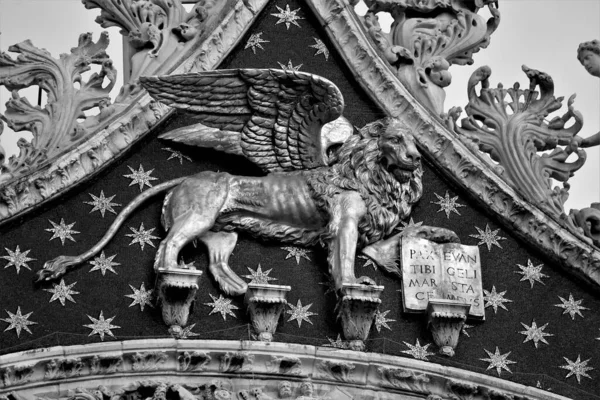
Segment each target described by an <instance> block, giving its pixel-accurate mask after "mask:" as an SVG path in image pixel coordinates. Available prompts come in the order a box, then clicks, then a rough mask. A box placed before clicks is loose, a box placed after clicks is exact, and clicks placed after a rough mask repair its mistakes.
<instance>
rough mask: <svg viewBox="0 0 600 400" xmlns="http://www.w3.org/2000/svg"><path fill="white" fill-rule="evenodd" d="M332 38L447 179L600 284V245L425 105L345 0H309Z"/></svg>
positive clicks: (577, 273)
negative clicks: (511, 180) (526, 192)
mask: <svg viewBox="0 0 600 400" xmlns="http://www.w3.org/2000/svg"><path fill="white" fill-rule="evenodd" d="M307 3H308V4H309V6H310V7H311V8H312V9H313V10H314V11H315V13H316V14H317V16H318V18H319V19H320V21H321V23H322V25H323V26H324V27H325V30H326V31H327V33H328V35H329V36H330V38H331V41H332V43H333V44H334V46H335V47H336V48H337V50H338V52H339V53H340V54H341V56H342V57H343V59H344V60H345V62H346V64H347V66H348V67H349V68H350V70H351V71H352V72H353V73H354V75H355V76H356V79H357V80H358V82H359V83H360V84H361V85H362V86H363V88H364V89H365V90H366V92H367V93H368V94H369V95H370V96H371V98H372V100H373V101H374V102H375V103H376V104H378V105H379V106H380V107H381V108H382V109H383V110H384V111H385V112H387V113H388V114H389V115H391V116H393V117H397V118H400V119H401V120H403V121H404V122H405V123H406V124H407V125H408V127H409V128H410V129H411V131H412V132H413V133H414V136H415V138H416V141H417V143H418V145H419V147H420V150H421V151H422V152H423V154H424V155H425V157H427V159H428V160H429V161H430V163H431V164H432V165H433V166H434V167H435V168H436V169H437V170H439V171H440V172H441V173H442V174H443V175H444V176H445V177H446V178H447V179H449V180H450V181H452V182H454V183H455V184H456V185H458V186H460V187H462V188H463V189H464V190H465V192H466V193H468V194H469V195H470V197H471V198H472V199H473V200H475V201H476V202H477V203H479V204H480V205H481V206H482V207H483V208H485V209H487V210H488V211H489V212H490V213H492V214H493V215H495V217H496V218H497V219H498V220H500V221H501V222H502V223H503V224H504V226H505V227H507V229H509V230H510V231H511V232H512V233H513V234H515V235H517V236H518V237H519V238H521V239H522V240H524V241H525V242H527V243H529V244H530V245H532V246H534V247H535V248H536V249H539V250H540V251H543V252H544V253H545V254H546V255H547V256H548V257H549V258H550V259H551V260H553V261H554V262H556V263H557V264H558V265H560V266H562V267H563V268H564V269H565V270H566V271H567V272H570V273H572V274H574V275H575V276H577V277H579V278H581V279H583V280H584V281H585V282H587V283H590V284H592V285H594V287H595V288H598V287H599V286H600V250H598V249H597V248H595V247H593V246H591V245H590V244H589V242H588V241H586V239H585V237H584V236H583V235H582V234H581V233H580V232H577V231H575V230H569V229H567V228H566V227H567V226H568V224H567V222H566V218H567V217H566V216H564V218H565V220H561V219H559V218H557V219H554V218H552V217H551V216H550V215H548V214H547V213H544V212H543V211H542V210H541V209H539V208H538V207H536V206H534V205H532V204H530V203H529V202H528V201H526V200H524V199H523V197H522V196H521V195H520V194H519V193H517V192H516V191H515V190H514V189H513V188H512V187H510V186H509V185H508V184H507V183H506V182H505V181H504V180H503V179H502V178H501V177H499V176H498V175H497V174H496V172H495V171H494V170H492V169H491V168H490V166H489V165H488V164H486V163H485V162H484V161H483V160H482V159H481V158H479V157H478V156H477V155H476V154H475V153H474V152H473V151H471V150H470V149H469V148H468V147H467V145H465V144H464V143H463V142H462V141H461V140H460V139H459V138H458V136H457V135H456V133H454V132H451V131H450V130H448V129H446V127H445V126H444V125H443V123H442V121H441V120H440V119H439V118H438V117H436V116H435V115H433V114H432V113H431V112H430V111H428V110H427V109H426V108H425V107H424V106H423V105H421V104H420V103H419V102H418V101H417V100H416V99H415V98H414V97H413V96H412V95H411V94H410V93H409V92H408V90H407V89H406V88H405V87H404V86H403V85H402V84H401V83H400V82H399V80H398V79H397V78H396V77H395V74H394V71H393V69H392V68H391V66H390V65H389V64H388V63H387V62H386V61H385V60H384V59H383V58H382V57H381V56H380V55H379V53H378V52H377V50H376V47H375V46H374V44H373V42H371V41H370V39H369V38H368V37H367V35H366V33H365V31H364V29H363V26H362V23H361V22H360V20H359V17H358V16H357V15H356V14H355V12H354V9H353V7H352V6H350V5H349V4H348V2H347V1H345V0H308V1H307Z"/></svg>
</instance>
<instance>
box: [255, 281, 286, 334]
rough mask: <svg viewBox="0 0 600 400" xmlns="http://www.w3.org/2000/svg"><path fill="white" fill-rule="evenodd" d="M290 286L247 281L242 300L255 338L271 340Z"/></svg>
mask: <svg viewBox="0 0 600 400" xmlns="http://www.w3.org/2000/svg"><path fill="white" fill-rule="evenodd" d="M291 289H292V288H291V287H290V286H281V285H269V284H258V283H249V284H248V290H247V291H246V296H245V298H244V302H245V303H246V306H247V307H248V313H249V314H250V320H251V321H252V326H253V327H254V331H255V332H256V333H257V335H258V336H257V338H258V340H260V341H263V342H270V341H272V340H273V334H274V333H275V330H276V329H277V323H278V322H279V318H280V317H281V313H282V312H283V309H284V308H285V306H286V304H287V301H286V296H287V293H288V292H289V291H290V290H291Z"/></svg>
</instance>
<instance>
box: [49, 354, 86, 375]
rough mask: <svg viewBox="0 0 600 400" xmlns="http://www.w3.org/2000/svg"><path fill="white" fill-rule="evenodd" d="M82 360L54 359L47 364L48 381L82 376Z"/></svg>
mask: <svg viewBox="0 0 600 400" xmlns="http://www.w3.org/2000/svg"><path fill="white" fill-rule="evenodd" d="M82 368H83V362H82V361H81V359H80V358H67V359H62V360H61V359H54V360H51V361H49V362H48V363H47V364H46V379H63V378H70V377H75V376H79V375H81V370H82Z"/></svg>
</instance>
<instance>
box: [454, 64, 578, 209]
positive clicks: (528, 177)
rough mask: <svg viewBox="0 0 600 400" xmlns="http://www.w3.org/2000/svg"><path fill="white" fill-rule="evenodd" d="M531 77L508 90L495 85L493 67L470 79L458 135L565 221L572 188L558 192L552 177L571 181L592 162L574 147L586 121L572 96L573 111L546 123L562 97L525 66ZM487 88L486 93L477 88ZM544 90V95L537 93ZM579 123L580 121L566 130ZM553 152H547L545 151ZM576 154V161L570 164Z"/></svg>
mask: <svg viewBox="0 0 600 400" xmlns="http://www.w3.org/2000/svg"><path fill="white" fill-rule="evenodd" d="M523 71H524V72H525V74H526V75H527V77H528V78H529V81H530V84H529V87H528V88H527V89H524V90H523V89H521V88H520V86H519V84H518V83H515V85H514V86H513V87H512V88H508V89H505V88H504V87H503V86H502V85H501V84H499V85H498V87H497V88H490V87H489V80H488V78H489V76H490V75H491V70H490V68H489V67H481V68H479V69H477V70H476V71H475V72H474V73H473V75H471V78H470V79H469V85H468V93H469V104H468V105H467V106H466V108H465V111H466V113H467V116H468V117H467V118H464V119H463V120H462V121H461V126H460V127H455V131H456V132H457V133H458V134H460V135H461V136H462V137H464V138H468V139H470V140H472V141H473V143H475V144H476V145H477V146H478V148H479V150H481V151H483V152H485V153H488V154H489V155H490V156H491V158H492V160H494V161H496V162H497V163H498V165H497V166H494V169H495V171H496V172H497V173H498V175H500V176H501V177H503V178H504V179H505V180H506V181H507V182H508V183H509V184H510V185H511V186H513V187H514V188H515V189H517V190H518V191H519V192H520V193H521V194H522V195H523V196H524V197H525V198H526V199H527V200H529V201H530V202H532V203H533V204H535V205H537V206H538V207H540V208H541V209H543V210H544V211H546V212H548V213H549V214H550V215H552V216H554V217H556V218H560V216H561V214H563V212H564V211H563V204H564V202H565V201H566V199H567V198H568V185H564V186H565V187H564V188H552V179H551V178H553V179H556V180H557V181H560V182H566V181H567V180H568V179H569V177H571V176H572V175H573V174H574V172H575V171H577V170H578V169H579V168H581V167H582V166H583V164H584V162H585V160H586V154H585V151H583V150H579V149H577V150H575V149H574V148H573V146H567V147H566V148H564V149H563V148H561V147H559V145H568V144H569V143H571V141H572V140H573V138H574V137H575V135H576V134H577V132H579V130H580V129H581V127H582V125H583V117H582V116H581V114H580V113H579V112H577V111H575V110H574V108H573V100H574V96H572V97H571V98H570V99H569V101H568V106H569V108H568V111H567V112H566V114H565V115H563V116H562V117H555V118H554V119H552V120H551V121H550V122H546V121H544V119H545V118H546V117H547V116H548V115H549V114H550V113H552V112H553V111H555V110H557V109H559V108H560V107H561V105H562V97H561V98H556V97H554V83H553V81H552V78H551V77H550V76H548V75H547V74H545V73H543V72H540V71H537V70H534V69H530V68H528V67H526V66H523ZM478 84H481V90H480V93H479V94H477V90H476V87H477V85H478ZM536 87H539V92H538V91H537V90H536ZM571 119H572V120H573V121H574V123H573V124H572V125H571V126H570V127H569V128H565V125H566V124H567V123H568V122H569V121H570V120H571ZM547 150H552V152H550V153H547V154H540V152H542V151H547ZM572 153H575V155H577V158H576V159H575V161H572V162H567V157H569V156H570V155H571V154H572Z"/></svg>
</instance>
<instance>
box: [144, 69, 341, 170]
mask: <svg viewBox="0 0 600 400" xmlns="http://www.w3.org/2000/svg"><path fill="white" fill-rule="evenodd" d="M141 82H142V84H143V86H144V87H145V88H146V89H147V90H148V92H149V93H150V94H151V95H152V97H154V98H155V99H157V100H159V101H161V102H162V103H164V104H166V105H168V106H171V107H175V108H178V109H181V110H185V111H188V112H191V113H194V114H195V117H194V118H197V120H198V121H199V123H198V124H195V125H192V126H188V127H184V128H180V129H178V130H175V131H171V132H168V133H166V134H163V135H161V138H164V139H170V140H174V141H179V142H184V143H187V144H192V145H196V146H204V147H214V148H217V149H219V150H223V151H227V152H230V153H236V154H241V155H244V156H245V157H246V158H248V159H249V160H251V161H252V162H254V163H255V164H257V165H258V166H260V167H261V168H262V169H263V170H264V171H267V172H269V171H290V170H300V169H309V168H315V167H319V166H323V165H327V159H326V158H327V156H326V155H325V152H324V149H323V148H322V145H321V143H322V142H321V128H322V127H323V125H325V124H326V123H328V122H330V121H333V120H335V119H337V118H338V117H340V116H341V115H342V111H343V109H344V99H343V97H342V93H341V92H340V90H339V89H338V87H337V86H336V85H335V84H333V83H332V82H330V81H329V80H327V79H325V78H322V77H320V76H317V75H313V74H309V73H304V72H299V71H282V70H275V69H232V70H216V71H206V72H201V73H194V74H184V75H173V76H159V77H144V78H141Z"/></svg>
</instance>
